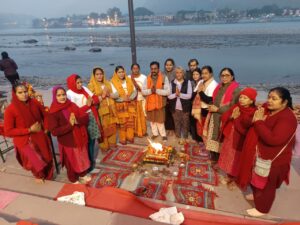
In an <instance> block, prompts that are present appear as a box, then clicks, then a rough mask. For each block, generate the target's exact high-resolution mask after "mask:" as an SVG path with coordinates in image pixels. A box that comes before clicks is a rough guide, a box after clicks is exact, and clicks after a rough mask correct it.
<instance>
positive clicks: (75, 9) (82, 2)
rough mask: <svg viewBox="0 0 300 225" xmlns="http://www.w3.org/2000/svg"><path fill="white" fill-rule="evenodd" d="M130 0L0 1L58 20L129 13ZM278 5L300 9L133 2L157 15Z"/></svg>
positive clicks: (7, 8) (198, 0) (296, 1)
mask: <svg viewBox="0 0 300 225" xmlns="http://www.w3.org/2000/svg"><path fill="white" fill-rule="evenodd" d="M127 2H128V1H127V0H0V6H1V7H0V13H13V14H26V15H32V16H35V17H57V16H65V15H67V14H73V13H75V14H86V13H90V12H92V11H94V12H98V13H101V12H106V11H107V9H108V8H111V7H113V6H117V7H119V8H120V9H121V11H122V12H123V13H126V11H127ZM272 3H276V4H278V5H280V6H296V7H300V0H148V1H147V0H134V6H135V7H138V6H146V7H148V8H150V9H151V10H153V11H155V12H173V11H177V10H179V9H195V8H196V9H218V8H222V7H226V6H228V7H232V8H236V7H238V8H255V7H260V6H262V5H264V4H272Z"/></svg>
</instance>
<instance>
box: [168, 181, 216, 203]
mask: <svg viewBox="0 0 300 225" xmlns="http://www.w3.org/2000/svg"><path fill="white" fill-rule="evenodd" d="M173 192H174V195H175V199H176V202H177V203H180V204H185V205H191V206H196V207H202V208H207V209H215V205H214V198H215V196H216V194H215V193H214V192H209V191H207V190H205V189H203V188H199V187H191V186H187V185H178V184H174V185H173Z"/></svg>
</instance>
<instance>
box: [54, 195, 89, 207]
mask: <svg viewBox="0 0 300 225" xmlns="http://www.w3.org/2000/svg"><path fill="white" fill-rule="evenodd" d="M57 201H59V202H68V203H72V204H75V205H81V206H85V200H84V192H79V191H75V192H74V193H73V194H71V195H65V196H61V197H59V198H57Z"/></svg>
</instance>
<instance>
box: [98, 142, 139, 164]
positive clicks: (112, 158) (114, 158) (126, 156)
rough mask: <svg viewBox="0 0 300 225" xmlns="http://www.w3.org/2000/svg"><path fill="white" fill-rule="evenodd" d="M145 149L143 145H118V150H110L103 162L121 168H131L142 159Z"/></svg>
mask: <svg viewBox="0 0 300 225" xmlns="http://www.w3.org/2000/svg"><path fill="white" fill-rule="evenodd" d="M143 150H144V148H143V147H131V146H118V148H117V149H116V150H110V151H109V152H108V153H107V155H106V156H105V157H104V158H103V160H102V161H101V163H102V164H106V165H111V166H119V167H121V168H131V167H132V165H133V164H134V163H137V162H139V161H140V160H141V159H142V157H143V155H144V152H143Z"/></svg>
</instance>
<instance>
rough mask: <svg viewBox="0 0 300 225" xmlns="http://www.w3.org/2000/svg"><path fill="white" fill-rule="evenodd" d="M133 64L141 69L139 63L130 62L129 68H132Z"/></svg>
mask: <svg viewBox="0 0 300 225" xmlns="http://www.w3.org/2000/svg"><path fill="white" fill-rule="evenodd" d="M134 66H137V67H138V68H139V69H141V67H140V64H138V63H132V64H131V67H130V69H131V70H132V68H133V67H134Z"/></svg>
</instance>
